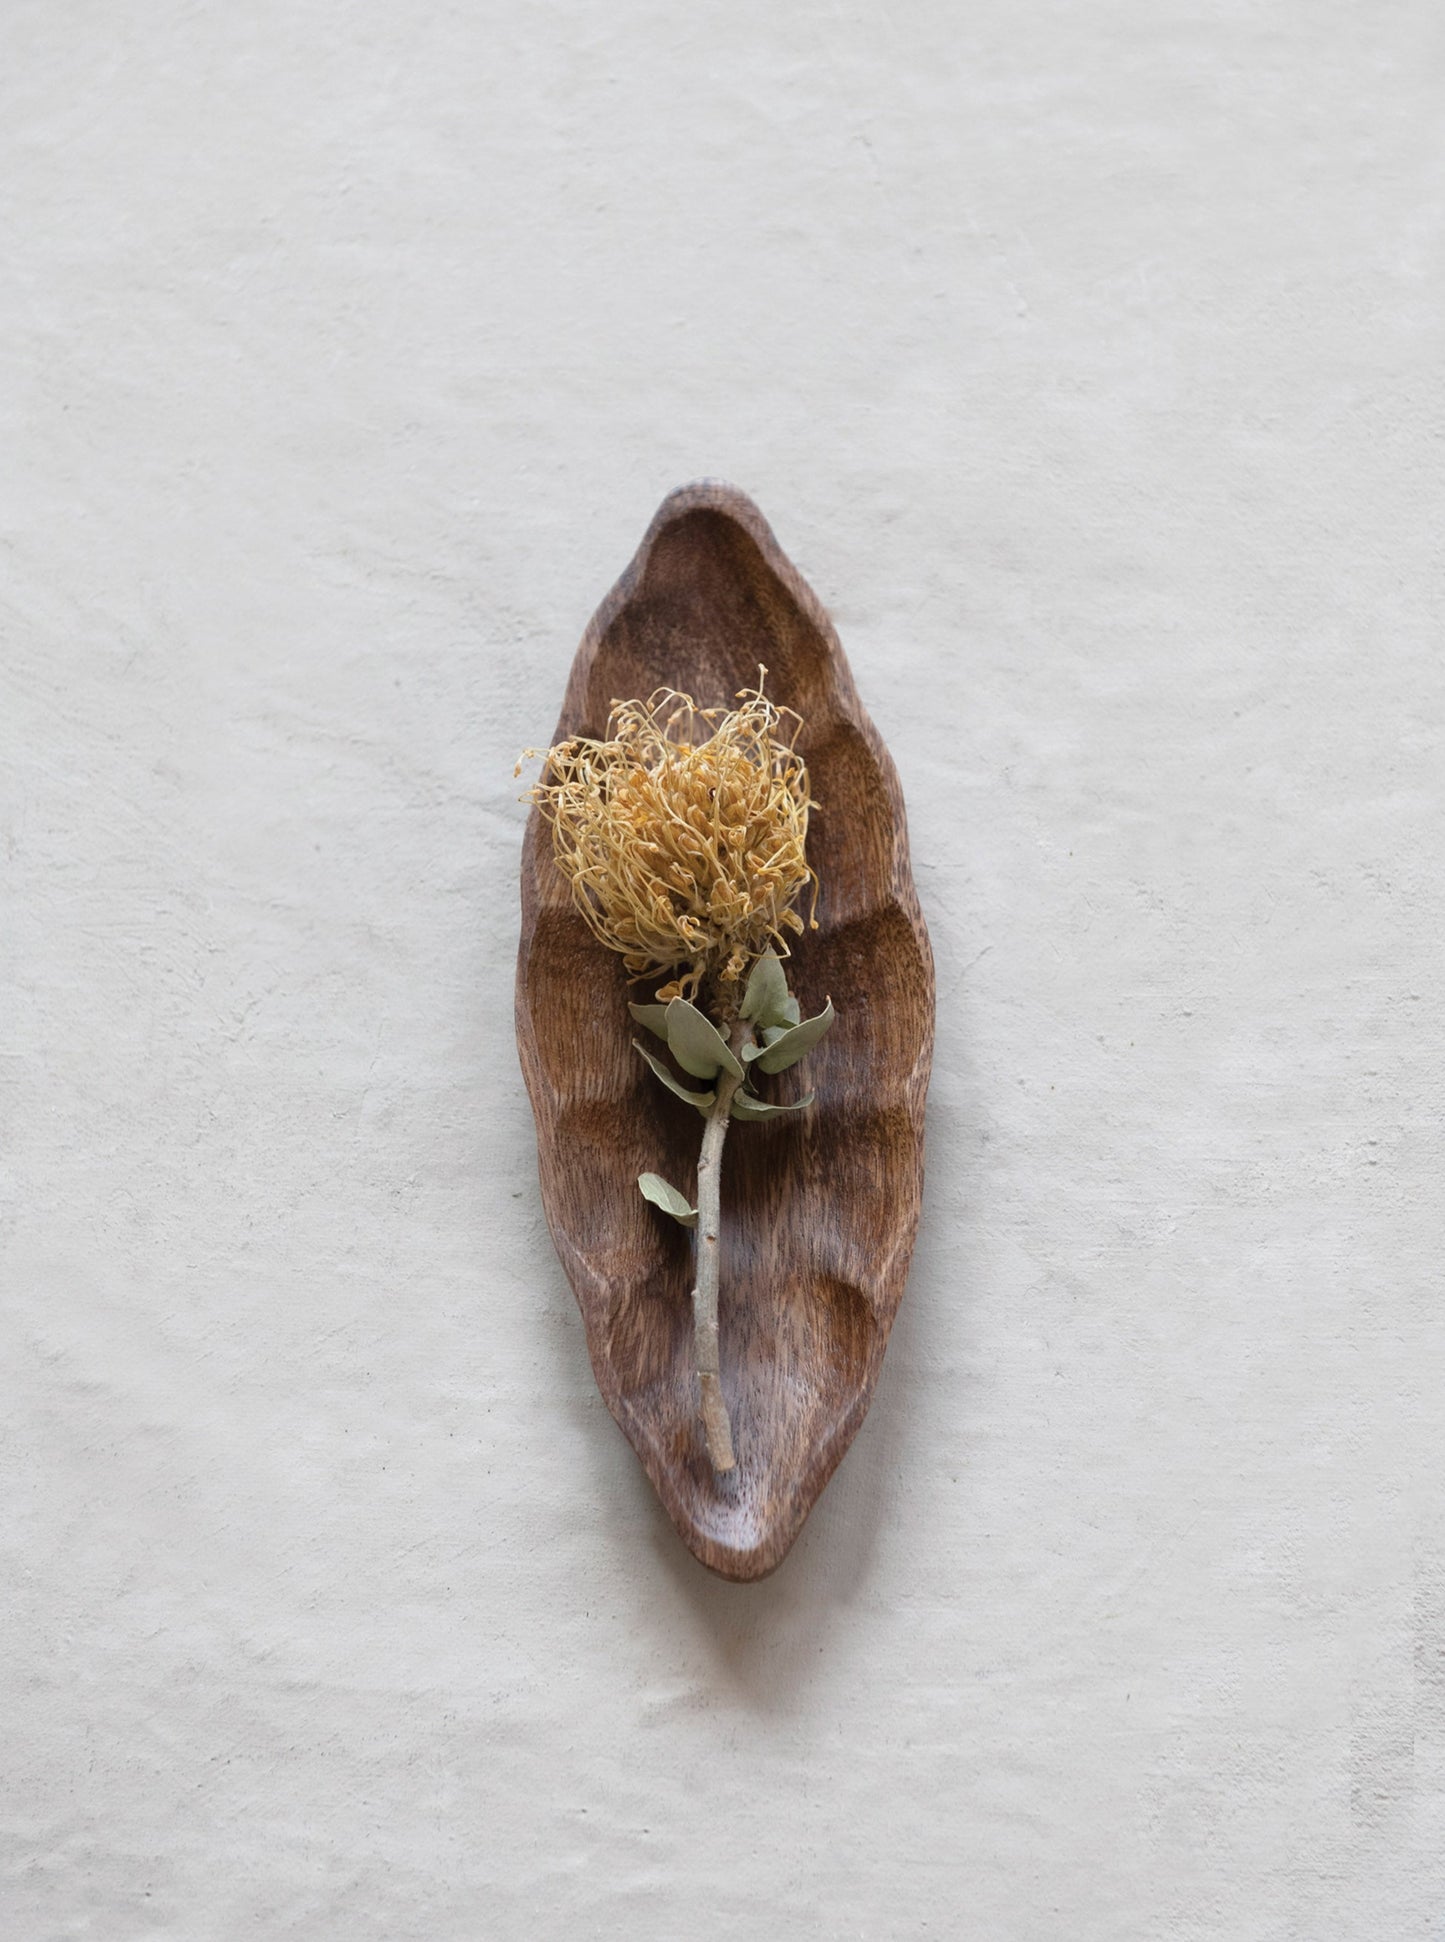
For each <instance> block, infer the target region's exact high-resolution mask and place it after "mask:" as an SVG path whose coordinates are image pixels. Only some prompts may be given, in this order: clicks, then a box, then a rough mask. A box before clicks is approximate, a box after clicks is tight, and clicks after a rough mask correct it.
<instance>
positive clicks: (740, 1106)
mask: <svg viewBox="0 0 1445 1942" xmlns="http://www.w3.org/2000/svg"><path fill="white" fill-rule="evenodd" d="M812 1103H813V1095H812V1093H808V1094H807V1095H806V1096H805V1097H804V1098H802V1099H795V1100H794V1101H793V1102H792V1104H791V1105H788V1106H770V1105H769V1104H768V1102H767V1101H766V1100H765V1099H758V1098H755V1097H754V1095H753V1094H752V1093H750V1092H741V1091H740V1092H735V1093H734V1094H733V1104H732V1115H733V1118H734V1119H776V1118H777V1116H778V1114H779V1113H800V1112H802V1110H803V1108H804V1106H811V1105H812Z"/></svg>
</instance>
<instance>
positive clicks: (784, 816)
mask: <svg viewBox="0 0 1445 1942" xmlns="http://www.w3.org/2000/svg"><path fill="white" fill-rule="evenodd" d="M766 673H767V670H766V668H760V669H759V670H758V685H757V687H756V688H752V689H748V688H745V689H743V690H742V691H741V692H740V693H739V695H738V697H737V699H738V703H739V706H738V707H736V708H732V709H724V708H700V707H699V706H698V705H697V703H696V702H695V701H694V700H693V699H692V697H691V696H690V695H686V694H679V693H677V692H676V691H675V690H674V689H671V688H659V689H658V690H657V691H656V693H654V694H653V695H651V696H650V697H649V698H648V699H647V700H646V701H615V702H614V703H613V704H612V712H611V714H610V715H609V717H608V722H607V733H606V735H605V736H604V737H603V738H602V739H601V740H599V741H594V740H592V739H590V738H589V737H586V736H580V735H578V736H573V737H572V739H571V740H570V741H566V742H559V743H558V744H557V746H556V747H555V748H552V749H548V750H546V751H542V750H538V749H529V750H528V751H527V754H528V755H539V754H543V753H545V756H546V763H547V766H546V768H545V769H544V771H543V773H542V777H541V779H540V781H538V782H537V783H536V785H535V786H534V787H533V788H532V789H531V790H529V791H528V799H529V800H531V801H532V802H535V803H536V804H537V806H538V808H539V809H540V811H541V813H542V814H543V816H545V817H546V819H547V821H548V822H549V823H550V824H551V825H552V836H553V843H554V847H555V851H556V857H557V863H558V866H559V868H560V869H561V871H562V873H563V875H564V876H565V877H566V878H567V879H568V881H569V882H570V884H571V885H572V896H573V900H574V902H575V903H576V906H577V909H578V910H579V911H580V912H581V914H582V916H583V917H584V918H585V919H586V921H587V923H588V925H589V926H590V927H591V929H592V932H593V934H594V935H595V936H596V937H597V938H598V939H599V940H600V942H601V943H603V944H605V945H607V947H608V948H609V949H610V950H613V951H617V952H619V953H620V954H621V955H622V958H623V961H624V963H625V965H626V967H627V969H628V970H629V971H630V972H632V973H633V974H634V975H635V976H640V975H642V974H643V973H644V972H647V971H664V970H673V969H676V968H677V967H679V966H685V967H686V969H685V970H684V971H682V973H681V975H679V976H678V977H676V978H675V979H674V980H673V981H672V982H671V983H669V984H668V985H666V986H664V987H663V989H662V990H661V991H659V992H658V994H657V995H658V998H659V999H660V1000H662V1001H663V1002H666V1001H667V1000H668V999H669V998H673V997H677V996H682V995H688V996H692V995H695V994H696V993H697V992H698V991H699V989H700V988H701V987H702V986H703V985H704V983H707V984H710V985H712V986H714V987H716V988H717V990H718V991H719V993H720V994H721V995H722V998H723V1008H724V1009H725V1010H726V1009H729V1008H730V1007H729V1006H728V1003H727V999H728V996H729V995H730V994H731V993H732V991H733V990H734V988H735V987H736V986H737V985H738V984H739V983H740V982H741V980H742V978H743V976H744V974H745V973H746V971H747V970H748V967H749V966H750V965H751V964H752V963H753V961H754V960H755V959H757V958H758V957H759V956H761V954H762V953H763V952H764V951H765V950H767V949H768V948H769V946H774V947H777V946H781V947H782V952H783V954H784V955H786V952H787V946H786V941H785V934H786V933H788V932H793V933H795V934H796V933H798V932H801V931H802V930H803V928H804V925H803V919H802V918H801V917H800V916H799V914H798V912H797V911H796V910H795V909H794V908H793V906H794V904H795V903H796V902H797V900H798V899H799V897H801V895H802V893H803V891H804V890H805V889H807V888H808V887H809V885H811V886H812V888H813V902H814V904H815V905H816V901H817V878H816V876H815V875H814V873H813V871H812V869H811V868H810V867H809V864H808V860H807V857H806V854H805V845H806V842H807V835H808V817H809V814H810V813H811V811H812V810H814V809H815V808H816V807H817V805H816V804H815V803H814V802H813V800H812V797H811V796H810V794H809V791H808V773H807V770H806V768H805V767H804V764H803V760H802V757H801V756H799V755H798V753H797V752H796V749H795V748H794V742H795V741H796V739H797V733H798V729H799V728H800V727H801V726H802V724H801V722H800V721H799V719H798V717H797V716H796V715H794V714H793V713H792V711H791V710H790V709H780V708H778V707H775V706H774V704H773V703H772V702H771V701H769V700H768V699H767V698H766V696H765V695H764V694H763V678H764V676H765V675H766ZM785 717H787V718H790V720H791V723H792V730H791V734H789V735H787V736H785V735H784V733H783V732H782V731H783V727H784V720H785Z"/></svg>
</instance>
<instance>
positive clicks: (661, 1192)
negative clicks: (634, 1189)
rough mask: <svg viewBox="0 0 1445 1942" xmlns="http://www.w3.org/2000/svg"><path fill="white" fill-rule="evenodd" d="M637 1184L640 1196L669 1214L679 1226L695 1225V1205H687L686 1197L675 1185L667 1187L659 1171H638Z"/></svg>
mask: <svg viewBox="0 0 1445 1942" xmlns="http://www.w3.org/2000/svg"><path fill="white" fill-rule="evenodd" d="M637 1184H638V1186H639V1187H641V1189H642V1198H643V1199H644V1200H650V1201H651V1202H652V1204H653V1206H654V1207H660V1208H661V1209H662V1211H663V1213H664V1214H671V1215H672V1218H673V1219H674V1220H675V1221H676V1222H677V1223H678V1225H679V1226H681V1227H696V1226H697V1209H696V1207H689V1206H688V1204H687V1200H686V1197H685V1196H684V1195H682V1194H680V1193H679V1192H678V1191H677V1188H676V1187H669V1186H668V1184H667V1182H666V1181H665V1180H664V1179H663V1177H662V1175H661V1174H660V1173H639V1174H638V1176H637Z"/></svg>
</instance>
